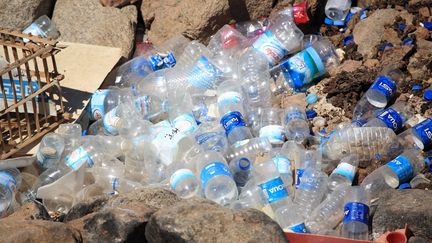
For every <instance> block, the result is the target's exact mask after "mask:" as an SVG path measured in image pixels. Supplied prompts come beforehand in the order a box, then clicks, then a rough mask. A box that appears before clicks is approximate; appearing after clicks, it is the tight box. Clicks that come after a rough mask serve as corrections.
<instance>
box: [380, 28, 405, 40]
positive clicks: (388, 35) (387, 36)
mask: <svg viewBox="0 0 432 243" xmlns="http://www.w3.org/2000/svg"><path fill="white" fill-rule="evenodd" d="M383 40H385V41H388V42H391V43H393V44H398V43H399V42H401V40H400V39H399V37H398V34H397V32H396V31H394V30H393V29H391V28H387V29H385V31H384V36H383Z"/></svg>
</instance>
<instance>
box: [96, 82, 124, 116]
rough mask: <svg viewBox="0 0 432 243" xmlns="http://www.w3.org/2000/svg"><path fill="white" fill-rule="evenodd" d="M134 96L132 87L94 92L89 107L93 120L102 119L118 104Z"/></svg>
mask: <svg viewBox="0 0 432 243" xmlns="http://www.w3.org/2000/svg"><path fill="white" fill-rule="evenodd" d="M131 98H132V92H131V90H130V89H128V88H126V89H119V88H115V87H113V88H110V89H100V90H96V92H94V93H93V95H92V97H91V99H90V104H89V106H88V108H89V110H88V111H89V117H90V119H91V120H100V119H102V118H103V117H104V116H105V115H106V114H107V113H108V112H109V111H111V110H112V109H114V108H115V107H117V105H118V104H120V103H121V102H124V101H126V100H129V99H131Z"/></svg>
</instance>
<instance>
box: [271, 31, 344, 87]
mask: <svg viewBox="0 0 432 243" xmlns="http://www.w3.org/2000/svg"><path fill="white" fill-rule="evenodd" d="M338 64H339V61H338V57H337V55H336V51H335V49H334V46H333V44H332V43H331V42H330V41H329V40H328V39H320V40H319V41H316V42H314V43H313V44H312V46H310V47H308V48H306V49H304V50H303V51H301V52H299V53H297V54H296V55H294V56H292V57H290V58H288V59H287V60H285V61H283V62H282V63H281V64H280V65H278V66H276V67H274V68H273V69H272V70H271V71H270V72H271V73H272V74H273V75H272V76H273V78H274V79H275V80H277V79H278V78H279V77H281V76H283V77H284V80H285V82H286V84H288V86H286V85H284V84H281V85H280V86H281V87H279V88H278V89H280V90H279V91H278V92H286V91H290V90H292V89H294V90H302V89H303V88H305V87H307V86H308V85H309V84H311V82H312V81H313V80H315V79H316V78H319V77H322V76H323V75H324V74H326V73H327V70H328V69H329V68H330V67H334V66H336V65H338ZM282 89H283V90H282Z"/></svg>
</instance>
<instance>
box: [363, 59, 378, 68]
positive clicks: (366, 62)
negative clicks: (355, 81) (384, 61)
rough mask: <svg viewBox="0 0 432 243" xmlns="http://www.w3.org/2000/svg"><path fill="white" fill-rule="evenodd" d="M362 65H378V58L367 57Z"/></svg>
mask: <svg viewBox="0 0 432 243" xmlns="http://www.w3.org/2000/svg"><path fill="white" fill-rule="evenodd" d="M363 65H364V66H366V67H367V68H374V67H376V66H378V65H379V60H378V59H367V60H366V61H365V62H364V63H363Z"/></svg>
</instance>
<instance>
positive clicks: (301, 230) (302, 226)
mask: <svg viewBox="0 0 432 243" xmlns="http://www.w3.org/2000/svg"><path fill="white" fill-rule="evenodd" d="M287 230H288V231H291V232H294V233H307V232H308V231H307V229H306V226H305V224H304V223H301V224H296V225H293V226H290V227H288V229H287Z"/></svg>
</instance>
